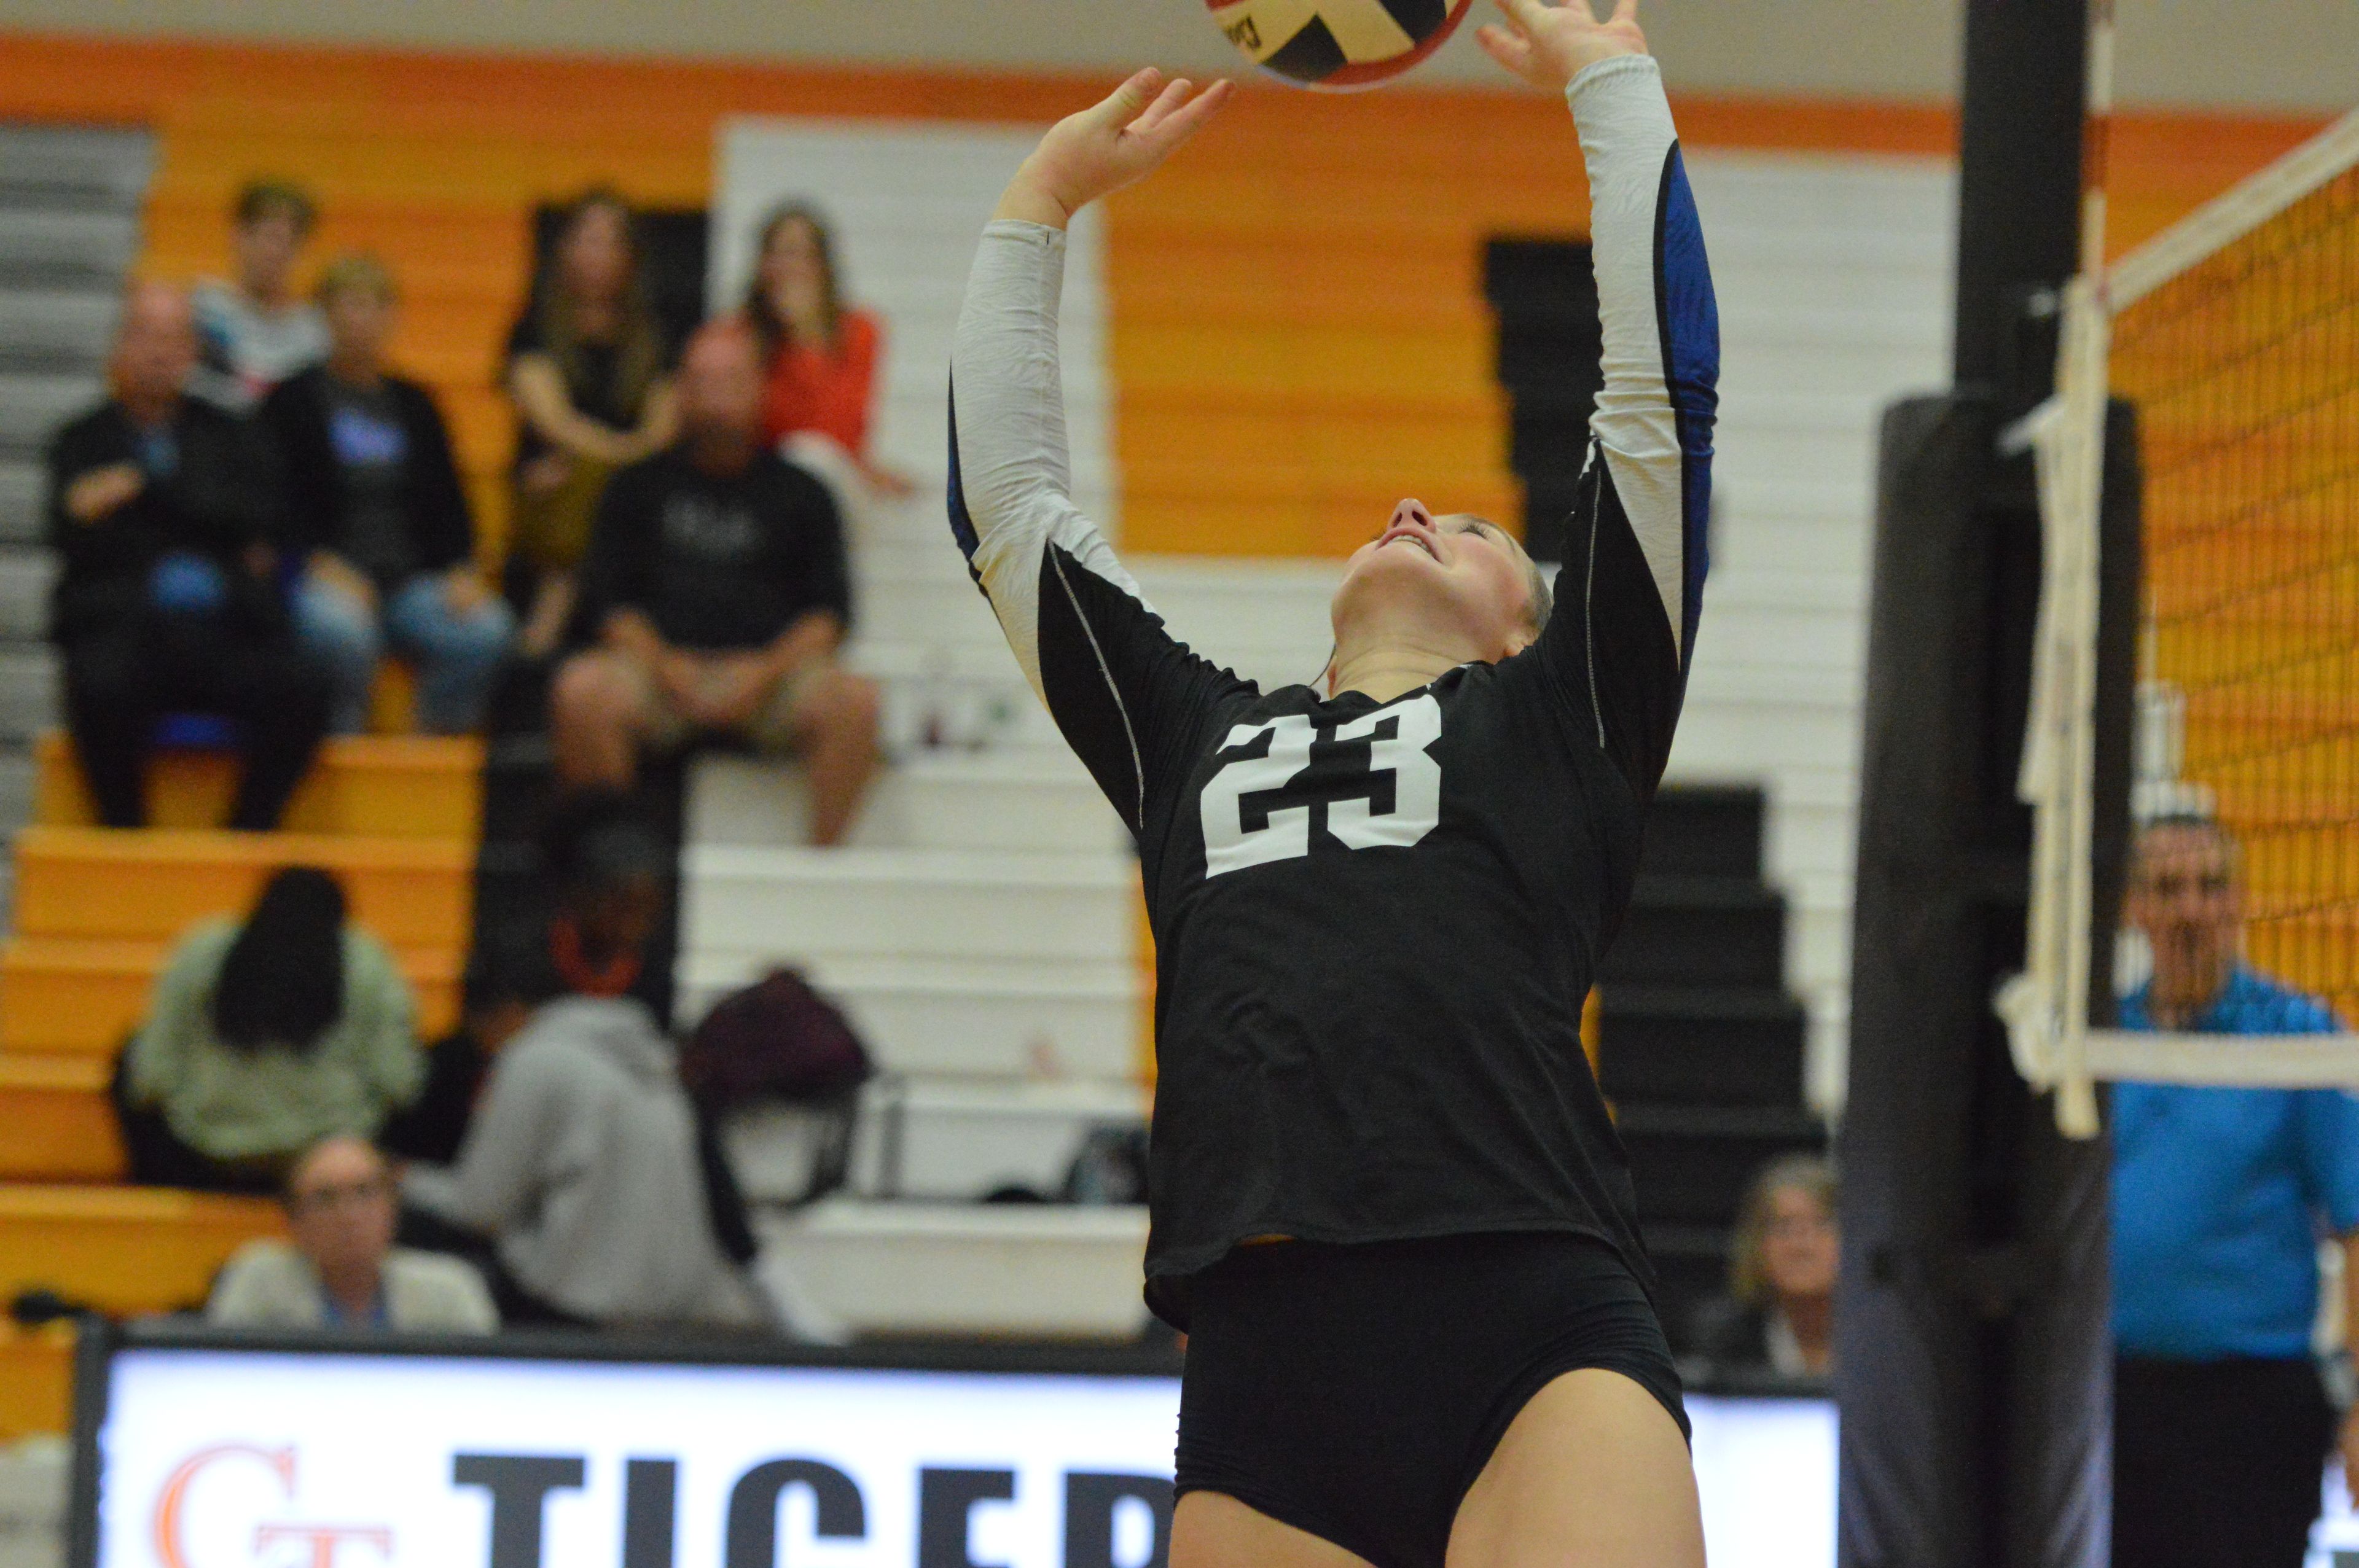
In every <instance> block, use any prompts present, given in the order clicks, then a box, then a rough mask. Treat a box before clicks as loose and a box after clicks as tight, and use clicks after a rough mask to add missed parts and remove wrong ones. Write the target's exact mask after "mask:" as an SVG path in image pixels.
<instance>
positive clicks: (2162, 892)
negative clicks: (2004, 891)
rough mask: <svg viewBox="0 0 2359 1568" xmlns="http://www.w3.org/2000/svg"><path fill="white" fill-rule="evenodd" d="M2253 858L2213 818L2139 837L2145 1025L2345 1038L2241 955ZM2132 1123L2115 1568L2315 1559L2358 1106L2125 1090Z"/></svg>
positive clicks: (2355, 1238)
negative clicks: (2313, 1345) (2319, 1355)
mask: <svg viewBox="0 0 2359 1568" xmlns="http://www.w3.org/2000/svg"><path fill="white" fill-rule="evenodd" d="M2237 860H2238V852H2237V846H2236V843H2235V841H2234V839H2233V838H2231V837H2230V836H2229V835H2228V834H2227V833H2226V831H2225V830H2223V828H2221V827H2219V826H2218V825H2217V824H2215V823H2212V822H2211V821H2208V820H2205V819H2203V818H2200V817H2193V816H2173V817H2167V818H2164V819H2163V820H2160V821H2158V822H2155V823H2153V824H2152V825H2150V826H2149V827H2147V829H2146V830H2145V831H2144V833H2142V834H2141V835H2140V836H2139V839H2138V844H2137V853H2136V860H2135V862H2134V863H2133V865H2132V867H2131V871H2130V885H2129V892H2128V897H2127V900H2126V903H2125V914H2126V915H2127V917H2128V919H2129V920H2130V922H2131V923H2132V924H2133V925H2136V926H2137V927H2138V928H2139V929H2140V930H2142V931H2143V932H2145V934H2146V936H2147V942H2148V944H2149V945H2150V946H2151V947H2152V949H2153V953H2154V975H2153V978H2152V979H2150V980H2149V981H2148V982H2147V985H2146V986H2145V987H2144V988H2143V989H2140V990H2139V991H2138V992H2137V993H2136V995H2135V996H2132V997H2131V998H2130V999H2129V1000H2126V1001H2125V1002H2124V1003H2123V1004H2122V1024H2123V1026H2124V1027H2125V1028H2128V1029H2147V1030H2157V1031H2164V1032H2170V1033H2219V1034H2323V1033H2338V1032H2339V1031H2340V1029H2341V1025H2340V1024H2339V1023H2338V1022H2337V1021H2336V1020H2335V1017H2334V1014H2333V1013H2332V1011H2330V1010H2329V1009H2328V1008H2327V1007H2326V1006H2325V1004H2323V1003H2322V1002H2320V1001H2318V1000H2315V999H2313V998H2310V997H2308V996H2304V995H2302V994H2301V993H2300V992H2299V991H2296V990H2294V989H2291V988H2289V987H2287V986H2284V985H2281V984H2279V983H2278V982H2277V981H2275V980H2273V979H2269V978H2268V977H2267V976H2265V975H2262V974H2259V973H2257V972H2256V971H2255V970H2253V969H2251V968H2247V967H2246V966H2245V964H2244V963H2243V962H2242V960H2241V958H2240V956H2239V955H2240V952H2241V949H2242V946H2243V926H2244V908H2243V899H2242V891H2241V888H2240V885H2239V874H2238V865H2237ZM2113 1133H2114V1178H2113V1200H2114V1231H2113V1280H2114V1350H2115V1355H2116V1361H2115V1364H2114V1564H2115V1568H2181V1565H2184V1568H2280V1565H2282V1568H2299V1563H2301V1562H2302V1560H2303V1557H2304V1554H2305V1553H2306V1552H2307V1550H2308V1544H2309V1539H2310V1525H2311V1522H2312V1521H2313V1520H2314V1519H2316V1517H2317V1514H2318V1504H2319V1479H2320V1472H2321V1467H2322V1465H2323V1463H2324V1460H2325V1457H2326V1454H2327V1453H2328V1451H2329V1449H2330V1447H2331V1446H2332V1443H2333V1441H2334V1435H2335V1434H2334V1417H2333V1413H2332V1407H2331V1406H2330V1405H2329V1403H2328V1402H2327V1399H2326V1394H2325V1391H2324V1389H2323V1387H2322V1385H2321V1382H2320V1379H2319V1375H2318V1367H2317V1363H2316V1361H2315V1360H2314V1359H2313V1357H2312V1355H2311V1351H2310V1326H2311V1324H2312V1322H2313V1320H2314V1319H2315V1317H2316V1315H2317V1311H2318V1262H2317V1249H2318V1241H2319V1238H2321V1236H2323V1235H2332V1236H2334V1237H2337V1238H2341V1240H2342V1242H2343V1249H2344V1258H2345V1266H2344V1269H2343V1279H2344V1281H2345V1287H2346V1290H2351V1291H2359V1098H2354V1097H2352V1096H2351V1095H2348V1094H2345V1093H2343V1091H2341V1090H2339V1089H2267V1088H2255V1089H2247V1088H2216V1087H2189V1086H2185V1085H2174V1084H2136V1083H2125V1084H2119V1085H2116V1086H2115V1087H2114V1094H2113ZM2346 1321H2359V1313H2354V1314H2346ZM2343 1454H2344V1462H2345V1464H2346V1465H2350V1464H2351V1462H2352V1460H2353V1458H2354V1456H2359V1433H2353V1432H2351V1431H2349V1430H2348V1429H2346V1431H2345V1433H2344V1434H2343ZM2354 1468H2359V1466H2354Z"/></svg>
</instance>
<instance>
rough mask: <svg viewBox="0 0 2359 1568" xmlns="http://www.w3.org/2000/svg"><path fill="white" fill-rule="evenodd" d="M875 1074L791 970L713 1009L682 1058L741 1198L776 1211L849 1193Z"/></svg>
mask: <svg viewBox="0 0 2359 1568" xmlns="http://www.w3.org/2000/svg"><path fill="white" fill-rule="evenodd" d="M874 1075H875V1065H874V1064H873V1063H872V1062H871V1061H870V1059H869V1055H868V1049H867V1047H866V1046H864V1044H861V1041H860V1036H859V1035H858V1034H857V1033H854V1032H853V1027H852V1024H851V1022H850V1021H849V1020H848V1019H846V1018H845V1017H844V1016H843V1012H842V1011H839V1010H838V1009H837V1008H836V1006H835V1004H834V1003H832V1002H831V1001H829V1000H827V999H826V998H825V997H823V996H821V995H820V994H819V993H818V992H817V991H815V990H813V989H811V988H810V984H809V983H808V982H807V981H805V980H804V979H803V978H802V976H800V975H799V974H798V973H796V972H795V971H794V970H792V969H788V968H777V969H773V970H771V971H770V972H769V973H768V974H767V975H766V976H764V977H763V978H762V979H759V980H757V981H756V982H755V983H754V984H752V985H750V986H747V987H746V988H745V989H743V990H739V991H733V992H731V993H730V994H729V995H727V996H725V997H723V998H722V999H721V1000H719V1001H717V1002H715V1003H714V1004H713V1006H712V1011H710V1012H708V1013H706V1014H705V1015H704V1021H703V1022H701V1023H699V1024H698V1025H697V1026H696V1031H695V1033H692V1034H690V1036H689V1038H688V1044H686V1045H684V1046H683V1047H681V1049H680V1054H679V1076H680V1081H681V1082H682V1083H683V1084H684V1085H686V1086H687V1088H688V1092H689V1094H690V1098H693V1099H694V1100H695V1101H696V1104H697V1108H698V1110H699V1112H700V1113H701V1117H702V1119H704V1120H705V1121H706V1122H707V1123H708V1124H709V1125H711V1126H713V1127H715V1128H717V1129H718V1130H719V1131H720V1134H721V1142H722V1144H723V1145H724V1146H725V1149H726V1157H727V1159H728V1162H729V1163H730V1164H731V1166H732V1167H733V1168H734V1170H735V1171H736V1173H737V1174H738V1177H739V1180H740V1183H741V1184H742V1185H743V1186H744V1187H745V1195H746V1196H748V1197H750V1198H753V1199H754V1200H755V1201H756V1202H766V1203H773V1204H788V1205H795V1204H804V1203H810V1202H811V1201H812V1200H813V1199H816V1198H821V1197H824V1196H825V1195H828V1194H829V1193H831V1192H833V1191H835V1190H836V1189H837V1188H839V1187H841V1186H843V1184H844V1181H845V1178H846V1175H847V1173H849V1171H850V1168H851V1163H852V1137H853V1128H854V1126H855V1125H856V1123H857V1121H858V1119H859V1104H860V1088H861V1086H862V1085H864V1084H865V1083H866V1082H867V1081H868V1080H869V1078H870V1077H871V1076H874Z"/></svg>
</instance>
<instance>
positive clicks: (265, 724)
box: [48, 283, 328, 829]
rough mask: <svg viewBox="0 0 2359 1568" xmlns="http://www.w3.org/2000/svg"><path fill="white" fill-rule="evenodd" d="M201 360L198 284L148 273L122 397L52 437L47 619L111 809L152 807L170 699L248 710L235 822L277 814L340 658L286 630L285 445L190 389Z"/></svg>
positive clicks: (120, 362) (102, 813)
mask: <svg viewBox="0 0 2359 1568" xmlns="http://www.w3.org/2000/svg"><path fill="white" fill-rule="evenodd" d="M196 363H197V334H196V328H195V324H194V321H193V319H192V318H191V315H190V307H189V300H188V297H187V296H186V295H184V294H182V293H181V292H180V291H179V290H178V289H176V288H170V287H166V286H164V285H162V284H155V283H150V284H142V285H140V286H138V287H135V288H134V289H133V290H132V291H131V293H130V295H129V296H128V297H126V298H125V301H124V309H123V325H122V328H121V330H120V331H119V332H118V334H117V336H116V339H115V344H114V358H113V361H112V362H111V363H110V365H109V381H110V384H109V396H108V397H107V400H106V401H105V402H103V403H102V404H100V405H99V406H97V407H95V408H93V409H92V410H91V411H90V412H89V413H87V414H85V415H83V416H81V417H80V418H78V419H75V420H74V421H73V422H71V424H69V425H67V426H66V427H64V428H62V429H60V431H59V432H58V433H57V436H56V437H55V438H53V439H52V440H51V442H50V443H49V503H48V529H49V546H50V547H51V548H52V549H54V550H55V551H56V552H57V553H58V557H59V564H60V571H59V574H58V582H57V588H56V589H55V590H54V592H53V594H52V596H51V600H50V614H49V635H50V636H51V637H52V638H54V639H55V640H56V642H57V644H58V648H59V651H60V654H62V655H63V656H64V663H65V677H66V678H65V687H66V689H65V699H66V700H65V706H66V721H67V723H68V725H69V726H70V727H71V730H72V731H73V740H74V749H75V751H76V752H78V753H79V754H80V756H81V759H82V773H83V776H84V777H86V778H87V779H88V780H89V782H90V792H91V795H92V798H93V799H94V801H95V803H96V805H97V808H98V818H99V820H100V821H101V822H102V823H103V824H105V825H106V826H107V827H142V826H144V825H145V824H146V821H147V802H146V798H145V790H144V782H145V773H146V762H147V752H148V748H149V747H150V745H152V744H153V742H154V739H155V730H156V721H157V719H158V718H159V717H161V716H162V715H164V714H167V713H169V712H172V711H174V710H176V709H189V710H195V711H198V712H202V713H208V714H219V715H223V716H226V717H228V718H230V719H234V720H235V721H236V724H237V740H238V743H239V745H240V747H241V748H242V750H243V751H244V752H245V764H246V767H245V780H244V782H243V783H242V784H241V785H240V786H239V789H238V793H237V798H236V800H235V802H234V804H233V805H232V806H231V810H230V823H229V825H230V826H231V827H241V828H257V829H259V828H269V827H277V824H278V818H279V815H280V813H281V812H283V811H284V810H285V808H286V806H287V801H288V796H290V795H293V794H294V792H295V786H296V784H299V782H300V781H301V780H302V777H303V773H304V770H305V769H306V768H308V767H309V766H310V761H311V755H312V753H313V752H314V751H316V750H317V749H318V747H319V744H320V741H321V736H322V735H323V734H324V732H325V731H326V730H327V727H328V683H327V679H326V676H325V675H324V674H323V673H322V672H321V671H320V670H319V669H317V668H316V667H315V666H314V665H312V664H311V663H310V661H309V660H307V659H305V658H303V657H302V656H301V654H300V651H299V648H298V646H297V644H296V643H295V641H294V639H293V637H292V636H291V635H290V634H289V633H288V622H287V612H286V608H285V606H284V604H283V602H282V600H281V599H280V595H279V591H278V585H277V580H276V579H275V576H274V574H275V571H276V567H277V553H276V551H275V549H274V548H273V546H272V543H271V536H272V535H273V533H274V532H275V530H276V528H277V523H278V517H277V508H276V502H277V494H278V491H277V462H276V459H275V453H274V451H273V449H271V447H270V445H269V443H268V442H267V441H266V439H264V438H263V437H262V434H261V432H260V431H259V430H257V429H256V428H255V427H253V426H251V425H249V424H248V423H247V422H246V421H245V420H243V419H240V418H237V417H235V416H232V415H230V414H227V413H224V412H223V411H222V410H221V409H220V408H218V407H215V406H213V405H212V404H210V403H206V402H203V401H201V400H199V399H197V398H193V397H190V396H189V395H186V394H185V393H184V392H182V390H181V388H182V386H183V384H185V383H186V382H187V381H188V378H189V375H190V372H191V371H192V370H194V368H195V366H196Z"/></svg>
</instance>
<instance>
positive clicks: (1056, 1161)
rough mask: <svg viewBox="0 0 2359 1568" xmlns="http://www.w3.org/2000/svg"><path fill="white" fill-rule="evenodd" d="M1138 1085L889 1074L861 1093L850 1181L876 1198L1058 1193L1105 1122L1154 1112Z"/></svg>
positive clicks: (1123, 1123) (1136, 1120) (1137, 1120)
mask: <svg viewBox="0 0 2359 1568" xmlns="http://www.w3.org/2000/svg"><path fill="white" fill-rule="evenodd" d="M1147 1104H1148V1099H1147V1091H1146V1089H1145V1088H1144V1087H1141V1086H1139V1085H1138V1084H1136V1083H1130V1082H1124V1081H1119V1080H1116V1081H1111V1082H1110V1081H1105V1080H1095V1079H1086V1078H1082V1079H1066V1080H1061V1081H1047V1082H1025V1081H1022V1080H1013V1081H1011V1080H1006V1079H992V1078H967V1079H956V1078H931V1077H929V1078H905V1079H883V1080H879V1081H877V1082H876V1083H874V1084H872V1085H871V1086H870V1087H869V1089H868V1091H867V1092H866V1093H865V1094H864V1095H863V1096H862V1099H861V1119H860V1127H859V1130H858V1131H857V1132H856V1133H855V1134H854V1136H853V1155H852V1186H853V1191H854V1192H858V1193H864V1194H867V1195H874V1196H877V1197H909V1198H936V1199H949V1200H951V1201H957V1200H961V1199H970V1200H971V1199H975V1198H981V1197H984V1196H985V1195H988V1194H990V1193H993V1192H996V1191H1000V1190H1002V1189H1005V1188H1009V1187H1015V1188H1020V1189H1022V1190H1025V1191H1028V1192H1032V1193H1037V1194H1039V1195H1042V1196H1044V1197H1045V1196H1053V1195H1056V1194H1058V1193H1060V1192H1061V1191H1062V1190H1063V1187H1064V1184H1065V1176H1066V1173H1067V1172H1068V1171H1070V1170H1071V1168H1072V1163H1073V1157H1074V1156H1075V1155H1076V1154H1078V1153H1080V1152H1081V1150H1082V1143H1083V1142H1084V1141H1086V1140H1087V1139H1088V1137H1089V1135H1090V1133H1091V1132H1092V1131H1093V1130H1096V1129H1099V1128H1125V1127H1136V1126H1139V1125H1141V1124H1143V1123H1144V1122H1145V1121H1146V1119H1147Z"/></svg>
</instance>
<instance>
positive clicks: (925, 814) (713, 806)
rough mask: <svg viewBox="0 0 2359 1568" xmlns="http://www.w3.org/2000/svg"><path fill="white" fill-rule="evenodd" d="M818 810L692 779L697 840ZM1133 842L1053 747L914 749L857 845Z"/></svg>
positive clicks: (722, 762) (764, 787) (785, 826)
mask: <svg viewBox="0 0 2359 1568" xmlns="http://www.w3.org/2000/svg"><path fill="white" fill-rule="evenodd" d="M0 585H5V573H0ZM0 615H5V595H0ZM809 820H810V784H809V780H808V777H807V775H806V774H805V773H803V771H802V770H801V769H800V768H799V767H790V766H787V765H783V764H781V763H778V762H766V761H763V760H760V759H756V758H750V757H735V756H726V755H708V756H705V757H701V758H699V759H698V760H697V762H696V764H695V768H694V771H693V773H692V774H691V776H690V784H689V807H688V838H689V842H690V843H693V844H746V845H771V846H791V845H797V844H802V843H805V842H808V840H809V835H808V833H807V832H806V830H805V824H806V823H808V821H809ZM1128 843H1129V837H1128V835H1127V833H1126V832H1125V829H1124V827H1123V826H1122V821H1121V819H1120V818H1119V817H1117V816H1114V808H1113V807H1112V806H1108V805H1107V804H1106V800H1105V796H1104V795H1102V794H1100V793H1099V791H1098V786H1097V785H1096V784H1095V783H1093V781H1092V780H1091V778H1090V775H1089V773H1087V772H1086V771H1085V770H1084V769H1083V768H1082V764H1081V763H1080V762H1078V761H1077V760H1074V759H1073V758H1071V756H1070V755H1062V756H1060V754H1058V753H1057V752H1051V751H1046V750H1029V751H1022V752H917V753H915V754H913V755H910V756H908V757H907V758H905V759H903V760H902V761H900V762H897V763H895V764H894V765H893V766H892V767H890V768H887V769H886V771H885V772H883V773H880V774H878V775H877V778H876V780H875V784H874V785H873V786H872V787H871V788H870V790H869V793H868V798H867V799H866V800H865V801H864V803H863V805H862V807H861V813H860V818H859V821H858V822H857V823H856V824H855V825H854V827H853V833H852V838H851V845H852V847H853V848H855V849H1040V850H1048V851H1051V852H1055V851H1062V850H1074V849H1124V848H1126V847H1127V845H1128Z"/></svg>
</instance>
